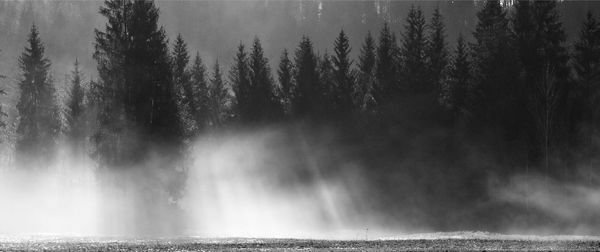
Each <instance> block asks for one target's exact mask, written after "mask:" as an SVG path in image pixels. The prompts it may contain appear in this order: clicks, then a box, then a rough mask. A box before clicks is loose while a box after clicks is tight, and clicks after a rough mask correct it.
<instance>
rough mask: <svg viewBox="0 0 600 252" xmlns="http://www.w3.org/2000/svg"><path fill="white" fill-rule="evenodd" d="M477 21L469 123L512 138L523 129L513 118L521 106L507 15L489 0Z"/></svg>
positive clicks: (495, 3)
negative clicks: (495, 130)
mask: <svg viewBox="0 0 600 252" xmlns="http://www.w3.org/2000/svg"><path fill="white" fill-rule="evenodd" d="M477 18H478V23H477V26H476V28H475V32H474V33H473V37H474V38H475V40H476V41H475V43H474V44H473V45H472V53H473V66H474V67H473V68H474V71H473V77H474V85H473V89H472V90H471V93H473V94H474V95H473V96H472V97H473V100H472V101H473V103H472V104H470V108H469V111H472V112H473V114H474V116H475V119H474V120H471V121H472V122H475V123H477V124H479V126H482V127H484V128H485V127H490V128H494V129H498V130H499V131H500V132H498V133H499V134H500V135H505V136H508V137H509V138H514V137H516V136H517V135H518V132H519V130H521V129H522V125H520V124H519V119H518V118H519V116H515V115H518V114H519V113H520V112H519V111H523V109H522V108H523V107H522V106H523V105H522V104H519V99H517V97H518V94H519V90H518V85H517V84H516V82H517V81H516V77H517V76H518V65H517V64H515V62H517V58H516V55H515V50H514V47H513V44H514V43H513V40H512V37H511V32H510V29H509V23H508V19H507V18H506V12H505V11H504V9H503V8H502V6H501V5H500V3H499V1H497V0H489V1H486V2H485V4H484V6H483V8H482V9H481V10H480V11H479V12H478V13H477Z"/></svg>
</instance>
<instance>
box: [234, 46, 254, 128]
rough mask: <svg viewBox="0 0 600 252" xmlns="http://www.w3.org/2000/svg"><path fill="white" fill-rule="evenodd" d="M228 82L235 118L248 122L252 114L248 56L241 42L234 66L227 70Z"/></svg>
mask: <svg viewBox="0 0 600 252" xmlns="http://www.w3.org/2000/svg"><path fill="white" fill-rule="evenodd" d="M229 81H230V83H231V86H232V88H233V93H234V94H235V104H234V113H235V116H236V117H237V118H238V120H241V121H249V116H250V115H251V112H252V111H251V109H252V94H251V91H252V89H251V87H250V69H249V67H248V54H247V52H246V49H245V47H244V44H242V43H241V42H240V45H239V46H238V51H237V54H236V55H235V59H234V65H233V67H232V68H231V69H230V70H229Z"/></svg>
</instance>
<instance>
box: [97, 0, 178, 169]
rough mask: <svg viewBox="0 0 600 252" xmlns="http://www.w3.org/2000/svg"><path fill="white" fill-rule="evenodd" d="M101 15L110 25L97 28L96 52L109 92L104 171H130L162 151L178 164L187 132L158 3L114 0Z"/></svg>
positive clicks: (102, 118) (100, 135) (102, 143)
mask: <svg viewBox="0 0 600 252" xmlns="http://www.w3.org/2000/svg"><path fill="white" fill-rule="evenodd" d="M100 13H101V14H102V15H103V16H105V17H106V18H107V19H108V23H107V25H106V27H105V30H104V31H98V30H96V42H95V49H96V50H95V53H94V58H95V59H96V61H97V62H98V74H99V85H101V86H102V88H100V90H102V92H103V94H102V102H101V103H102V106H101V108H100V111H99V117H98V120H99V125H100V126H99V129H98V132H96V134H95V136H94V142H95V143H96V147H97V150H96V157H97V159H98V160H99V162H100V164H101V165H102V166H103V167H106V166H108V167H130V166H132V165H135V164H136V163H139V162H142V161H143V160H144V159H145V158H147V157H148V156H147V155H148V154H149V153H150V151H151V150H152V149H155V148H159V149H162V150H163V151H164V152H163V153H164V154H165V155H166V156H170V155H171V154H172V155H173V156H172V157H173V159H172V160H176V158H175V156H177V155H179V154H180V152H181V147H182V145H181V144H182V135H183V132H182V131H183V130H182V129H181V127H182V125H181V121H180V118H179V109H178V107H177V99H176V88H175V86H174V83H173V79H172V69H171V65H170V57H169V49H168V45H167V38H166V35H165V31H164V29H163V28H162V27H159V26H158V18H159V15H158V13H159V11H158V8H157V7H156V5H155V4H154V2H153V1H131V0H108V1H105V4H104V6H102V7H101V9H100ZM125 140H127V141H125ZM165 160H171V159H169V158H166V159H165ZM157 165H159V164H157ZM162 167H165V168H166V167H172V164H164V165H162Z"/></svg>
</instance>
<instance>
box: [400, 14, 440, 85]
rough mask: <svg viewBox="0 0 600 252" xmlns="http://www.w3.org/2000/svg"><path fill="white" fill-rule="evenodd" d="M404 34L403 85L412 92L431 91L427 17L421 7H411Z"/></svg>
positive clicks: (402, 54) (402, 53) (402, 55)
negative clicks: (427, 59) (426, 30)
mask: <svg viewBox="0 0 600 252" xmlns="http://www.w3.org/2000/svg"><path fill="white" fill-rule="evenodd" d="M404 29H405V31H404V33H403V34H402V47H401V49H400V52H401V58H402V71H401V72H402V81H403V87H404V88H405V89H406V90H407V91H409V92H411V93H421V94H422V93H430V92H431V91H432V89H433V88H432V87H431V86H430V84H431V83H428V82H427V74H428V73H427V64H426V58H425V49H426V45H427V39H426V37H425V17H424V16H423V12H422V11H421V8H415V7H414V6H412V7H411V9H410V11H409V12H408V17H407V18H406V25H405V26H404Z"/></svg>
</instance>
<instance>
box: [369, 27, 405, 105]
mask: <svg viewBox="0 0 600 252" xmlns="http://www.w3.org/2000/svg"><path fill="white" fill-rule="evenodd" d="M397 53H398V45H397V44H396V36H394V34H393V33H392V32H391V30H390V27H389V25H388V24H387V23H384V24H383V28H382V29H381V31H380V33H379V44H378V45H377V62H376V63H375V65H376V67H375V69H376V70H375V77H376V79H377V82H376V85H375V86H374V87H373V97H374V99H375V101H376V102H377V103H378V104H379V105H387V104H388V103H389V102H390V101H391V99H392V98H393V97H394V96H395V95H397V94H398V91H399V90H398V89H399V88H398V85H397V76H398V68H397V66H398V65H397V56H398V54H397Z"/></svg>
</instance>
